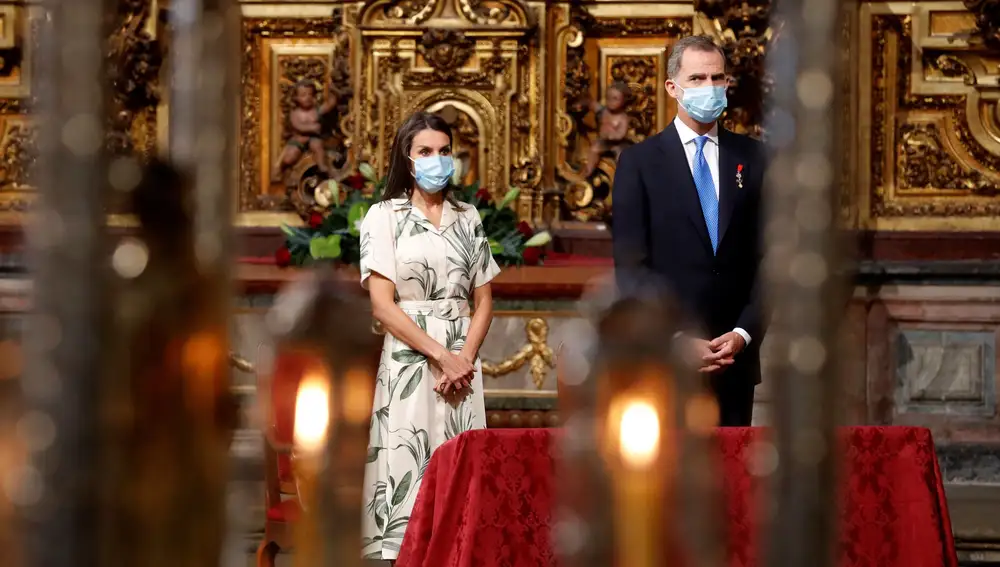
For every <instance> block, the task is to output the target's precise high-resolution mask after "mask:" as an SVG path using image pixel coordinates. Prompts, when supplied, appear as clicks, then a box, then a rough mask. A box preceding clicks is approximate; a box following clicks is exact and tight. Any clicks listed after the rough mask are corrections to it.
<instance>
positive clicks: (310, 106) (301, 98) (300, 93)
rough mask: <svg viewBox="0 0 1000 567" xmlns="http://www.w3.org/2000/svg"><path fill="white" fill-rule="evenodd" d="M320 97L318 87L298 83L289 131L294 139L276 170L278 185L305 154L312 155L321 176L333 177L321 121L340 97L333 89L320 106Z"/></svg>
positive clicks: (307, 81) (306, 83)
mask: <svg viewBox="0 0 1000 567" xmlns="http://www.w3.org/2000/svg"><path fill="white" fill-rule="evenodd" d="M316 94H317V92H316V83H314V82H313V81H311V80H308V79H304V80H301V81H299V82H297V83H295V90H294V93H293V95H292V103H293V104H294V105H295V106H294V108H292V110H291V112H289V113H288V128H289V129H290V130H291V132H292V135H291V137H289V138H288V144H286V145H285V149H284V150H283V151H282V152H281V156H280V157H279V158H278V163H276V164H275V166H274V181H275V182H280V181H281V180H282V178H283V177H284V175H285V172H286V171H288V169H289V168H291V167H293V166H294V165H295V164H296V163H298V162H299V160H300V159H302V155H303V154H304V153H305V152H312V156H313V161H315V162H316V168H317V169H318V170H319V172H320V174H321V175H323V176H324V177H329V175H330V164H329V160H328V159H327V156H326V148H325V147H324V146H323V132H322V126H321V124H322V122H321V118H322V116H323V115H324V114H328V113H330V112H331V111H332V110H333V109H334V108H335V107H336V106H337V96H336V94H335V93H334V91H333V89H332V88H330V89H329V90H328V94H327V97H326V101H325V102H323V104H322V105H320V106H316Z"/></svg>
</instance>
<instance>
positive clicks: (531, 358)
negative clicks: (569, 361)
mask: <svg viewBox="0 0 1000 567" xmlns="http://www.w3.org/2000/svg"><path fill="white" fill-rule="evenodd" d="M524 330H525V333H526V334H527V335H528V344H526V345H524V346H523V347H521V349H520V350H519V351H517V353H516V354H514V355H513V356H511V357H509V358H507V359H506V360H503V361H502V362H498V363H490V362H486V361H485V360H484V361H483V363H482V365H483V374H485V375H487V376H493V377H498V376H503V375H505V374H510V373H511V372H514V371H516V370H518V369H519V368H521V367H523V366H524V365H525V364H529V365H530V366H529V368H530V371H531V380H532V382H534V384H535V387H536V388H538V389H539V390H541V389H542V386H543V385H544V384H545V377H546V375H548V372H549V369H550V368H555V367H556V364H555V357H554V356H553V353H552V349H551V348H550V347H549V345H548V343H547V341H548V338H549V324H548V323H547V322H546V321H545V319H542V318H540V317H534V318H531V319H528V322H527V323H525V325H524Z"/></svg>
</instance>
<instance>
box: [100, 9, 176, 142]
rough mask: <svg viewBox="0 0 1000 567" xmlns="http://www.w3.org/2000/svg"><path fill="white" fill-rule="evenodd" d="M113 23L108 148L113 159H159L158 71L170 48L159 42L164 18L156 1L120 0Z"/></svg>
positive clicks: (108, 53) (108, 66) (109, 45)
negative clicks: (121, 157)
mask: <svg viewBox="0 0 1000 567" xmlns="http://www.w3.org/2000/svg"><path fill="white" fill-rule="evenodd" d="M161 3H162V2H161ZM111 17H112V18H113V23H112V25H111V34H110V35H109V37H108V40H107V51H106V55H105V61H106V69H105V73H106V74H107V80H108V82H109V86H110V89H109V90H110V95H111V96H110V103H109V105H110V107H109V108H108V109H107V114H106V116H107V132H106V138H105V142H106V146H107V149H108V151H109V153H110V154H111V155H113V156H135V157H137V158H139V159H140V160H143V161H144V160H147V159H149V158H151V157H153V156H154V155H155V154H156V153H157V145H158V144H157V142H158V135H157V109H158V108H159V106H160V102H161V99H162V96H161V93H160V70H161V67H162V66H163V61H164V56H165V48H166V46H165V44H164V42H162V41H160V39H159V37H160V35H161V28H162V24H163V20H165V19H166V18H165V15H164V14H163V13H162V11H161V10H160V9H159V7H158V6H157V2H156V1H155V0H120V1H119V2H118V3H117V10H116V11H115V12H114V13H113V15H112V16H111Z"/></svg>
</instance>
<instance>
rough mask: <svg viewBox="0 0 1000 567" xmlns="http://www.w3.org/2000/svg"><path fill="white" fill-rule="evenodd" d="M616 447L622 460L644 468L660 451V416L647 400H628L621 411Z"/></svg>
mask: <svg viewBox="0 0 1000 567" xmlns="http://www.w3.org/2000/svg"><path fill="white" fill-rule="evenodd" d="M618 432H619V438H618V447H619V451H620V452H621V457H622V460H623V461H624V462H625V464H626V465H627V466H629V467H632V468H645V467H648V466H649V465H651V464H653V462H654V461H656V458H657V456H659V453H660V416H659V413H658V412H657V411H656V408H655V407H654V406H653V404H651V403H649V402H647V401H630V402H628V404H627V405H626V406H625V410H624V411H623V412H622V417H621V422H620V424H619V429H618Z"/></svg>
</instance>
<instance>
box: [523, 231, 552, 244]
mask: <svg viewBox="0 0 1000 567" xmlns="http://www.w3.org/2000/svg"><path fill="white" fill-rule="evenodd" d="M549 242H552V235H551V234H549V231H547V230H546V231H543V232H539V233H538V234H536V235H534V236H532V237H531V238H529V239H528V241H527V242H525V243H524V247H525V248H534V247H537V246H545V245H546V244H548V243H549Z"/></svg>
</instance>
